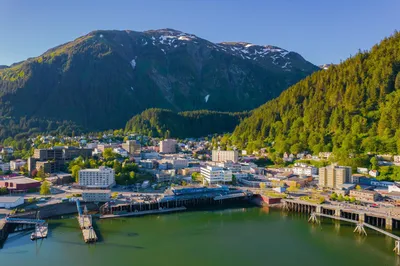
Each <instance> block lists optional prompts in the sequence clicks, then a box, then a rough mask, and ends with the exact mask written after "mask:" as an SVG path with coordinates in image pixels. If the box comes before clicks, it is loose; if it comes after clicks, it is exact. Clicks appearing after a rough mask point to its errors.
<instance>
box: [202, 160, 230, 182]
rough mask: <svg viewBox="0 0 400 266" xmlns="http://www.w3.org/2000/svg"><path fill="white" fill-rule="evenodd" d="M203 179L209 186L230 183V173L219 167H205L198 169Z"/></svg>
mask: <svg viewBox="0 0 400 266" xmlns="http://www.w3.org/2000/svg"><path fill="white" fill-rule="evenodd" d="M200 173H201V175H202V177H203V179H204V180H205V181H206V182H207V183H209V184H210V185H211V184H218V183H225V182H232V171H231V170H228V169H224V168H222V167H219V166H211V165H206V166H202V167H200Z"/></svg>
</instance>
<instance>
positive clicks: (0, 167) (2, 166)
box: [0, 162, 10, 172]
mask: <svg viewBox="0 0 400 266" xmlns="http://www.w3.org/2000/svg"><path fill="white" fill-rule="evenodd" d="M0 171H2V172H7V171H10V163H2V162H0Z"/></svg>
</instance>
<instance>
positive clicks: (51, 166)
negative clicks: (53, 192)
mask: <svg viewBox="0 0 400 266" xmlns="http://www.w3.org/2000/svg"><path fill="white" fill-rule="evenodd" d="M41 168H42V169H43V171H44V172H45V173H46V174H52V173H55V172H57V171H58V169H59V167H58V165H57V163H56V162H55V161H38V162H36V169H37V170H39V169H41Z"/></svg>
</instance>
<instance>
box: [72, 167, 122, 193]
mask: <svg viewBox="0 0 400 266" xmlns="http://www.w3.org/2000/svg"><path fill="white" fill-rule="evenodd" d="M114 184H115V173H114V169H112V168H108V167H104V166H101V167H99V169H84V170H80V171H79V185H80V186H83V187H91V188H109V187H112V186H114Z"/></svg>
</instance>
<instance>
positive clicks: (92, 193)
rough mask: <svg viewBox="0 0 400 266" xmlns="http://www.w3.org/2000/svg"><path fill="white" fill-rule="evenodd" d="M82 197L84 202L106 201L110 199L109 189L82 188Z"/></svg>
mask: <svg viewBox="0 0 400 266" xmlns="http://www.w3.org/2000/svg"><path fill="white" fill-rule="evenodd" d="M82 199H83V201H86V202H106V201H109V200H110V199H111V191H110V190H101V189H90V190H83V191H82Z"/></svg>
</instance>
